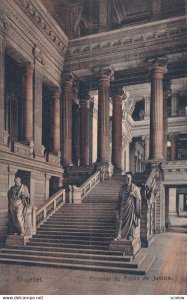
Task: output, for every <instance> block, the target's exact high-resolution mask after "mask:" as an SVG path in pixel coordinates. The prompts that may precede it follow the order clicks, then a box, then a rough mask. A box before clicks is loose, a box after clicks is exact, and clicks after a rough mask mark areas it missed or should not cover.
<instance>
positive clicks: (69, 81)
mask: <svg viewBox="0 0 187 300" xmlns="http://www.w3.org/2000/svg"><path fill="white" fill-rule="evenodd" d="M74 84H75V77H74V75H73V74H72V73H63V74H62V86H63V87H64V88H65V89H68V88H69V89H72V87H73V85H74Z"/></svg>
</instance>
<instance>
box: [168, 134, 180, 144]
mask: <svg viewBox="0 0 187 300" xmlns="http://www.w3.org/2000/svg"><path fill="white" fill-rule="evenodd" d="M168 137H169V140H170V141H171V142H176V141H177V140H178V137H179V135H178V133H175V132H171V133H169V135H168Z"/></svg>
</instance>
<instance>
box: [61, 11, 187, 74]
mask: <svg viewBox="0 0 187 300" xmlns="http://www.w3.org/2000/svg"><path fill="white" fill-rule="evenodd" d="M186 35H187V28H186V22H185V17H184V16H182V17H177V18H173V19H172V20H171V19H168V20H164V21H163V22H162V23H159V22H152V23H146V24H143V25H138V26H133V27H131V28H129V27H128V28H127V27H124V28H123V29H120V30H114V31H109V32H107V33H100V34H95V35H93V36H90V37H89V38H88V37H85V38H81V39H75V40H71V41H70V43H69V50H68V60H67V65H68V62H69V61H71V66H69V67H70V69H71V70H76V69H77V70H78V69H86V68H87V69H90V68H92V67H93V66H95V65H96V66H97V65H99V64H101V62H102V65H105V64H106V65H107V64H109V62H110V65H113V66H114V65H116V64H119V62H120V63H123V62H126V63H127V62H129V61H132V60H133V61H135V60H139V61H140V60H142V59H143V60H145V59H147V58H151V57H153V56H154V54H155V55H158V56H163V55H167V54H170V53H174V52H175V53H176V51H179V52H180V51H184V49H186V48H185V47H186V46H185V43H184V41H185V39H186ZM114 53H115V55H114ZM80 58H81V59H80Z"/></svg>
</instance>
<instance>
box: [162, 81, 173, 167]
mask: <svg viewBox="0 0 187 300" xmlns="http://www.w3.org/2000/svg"><path fill="white" fill-rule="evenodd" d="M170 95H171V82H170V81H168V80H164V103H163V126H164V142H163V145H164V159H165V160H166V161H167V156H168V153H167V142H168V112H167V110H168V107H167V106H168V101H167V100H168V97H169V96H170Z"/></svg>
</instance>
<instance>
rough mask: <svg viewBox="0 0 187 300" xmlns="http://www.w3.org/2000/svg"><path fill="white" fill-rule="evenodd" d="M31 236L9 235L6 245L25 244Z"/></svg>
mask: <svg viewBox="0 0 187 300" xmlns="http://www.w3.org/2000/svg"><path fill="white" fill-rule="evenodd" d="M31 237H32V235H25V236H20V235H9V236H8V237H7V239H6V242H5V246H6V247H8V246H24V245H26V243H27V242H28V241H29V239H30V238H31Z"/></svg>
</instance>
